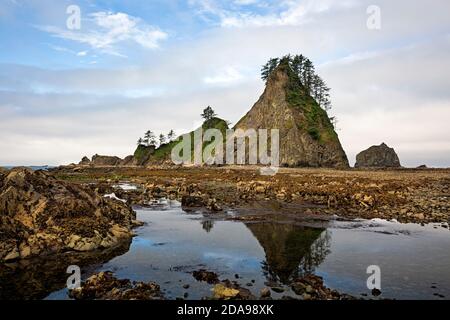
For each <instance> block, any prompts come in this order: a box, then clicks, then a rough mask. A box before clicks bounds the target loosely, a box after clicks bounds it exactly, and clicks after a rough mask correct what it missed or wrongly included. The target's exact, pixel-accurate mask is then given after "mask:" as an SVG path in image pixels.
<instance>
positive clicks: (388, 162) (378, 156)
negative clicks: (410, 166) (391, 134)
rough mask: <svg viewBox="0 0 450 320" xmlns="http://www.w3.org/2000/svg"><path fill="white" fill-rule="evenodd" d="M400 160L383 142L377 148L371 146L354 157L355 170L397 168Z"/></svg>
mask: <svg viewBox="0 0 450 320" xmlns="http://www.w3.org/2000/svg"><path fill="white" fill-rule="evenodd" d="M398 167H400V160H399V159H398V156H397V154H396V153H395V150H394V149H393V148H389V147H388V146H387V145H386V144H385V143H384V142H383V143H382V144H380V145H379V146H371V147H370V148H369V149H366V150H364V151H361V152H360V153H358V155H357V156H356V163H355V168H398Z"/></svg>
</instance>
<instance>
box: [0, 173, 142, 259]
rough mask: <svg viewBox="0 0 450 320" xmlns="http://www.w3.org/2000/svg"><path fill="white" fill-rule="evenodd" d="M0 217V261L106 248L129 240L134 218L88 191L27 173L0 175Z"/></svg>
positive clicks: (125, 207)
mask: <svg viewBox="0 0 450 320" xmlns="http://www.w3.org/2000/svg"><path fill="white" fill-rule="evenodd" d="M0 212H1V215H0V262H1V261H5V260H12V259H19V258H21V259H23V258H29V257H32V256H37V255H45V254H53V253H59V252H64V251H68V250H69V251H70V250H72V251H90V250H94V249H98V248H109V247H111V246H115V245H117V244H118V242H119V241H120V240H125V239H126V240H129V239H130V238H131V237H132V232H131V228H132V227H133V223H132V222H133V221H134V220H135V219H136V214H135V212H134V211H133V210H132V209H131V207H130V206H128V205H126V204H124V203H121V202H120V201H113V200H108V199H104V198H103V197H102V196H101V195H99V194H98V193H97V192H96V191H95V190H93V188H91V187H90V186H82V185H80V184H71V183H67V182H63V181H60V180H57V179H55V178H54V177H53V176H52V175H51V174H50V173H48V172H46V171H32V170H30V169H26V168H16V169H12V170H11V171H8V172H7V174H2V175H0ZM14 248H16V249H15V250H14V251H13V249H14Z"/></svg>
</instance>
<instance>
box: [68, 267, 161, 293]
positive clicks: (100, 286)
mask: <svg viewBox="0 0 450 320" xmlns="http://www.w3.org/2000/svg"><path fill="white" fill-rule="evenodd" d="M69 297H71V298H73V299H76V300H161V299H163V298H164V297H163V294H162V293H161V289H160V287H159V285H158V284H156V283H154V282H148V283H145V282H131V281H130V280H128V279H123V280H121V279H117V278H116V277H114V276H113V273H112V272H110V271H106V272H100V273H98V274H95V275H93V276H91V277H90V278H89V279H87V280H86V282H84V283H83V284H82V285H81V287H80V288H78V289H74V290H70V291H69Z"/></svg>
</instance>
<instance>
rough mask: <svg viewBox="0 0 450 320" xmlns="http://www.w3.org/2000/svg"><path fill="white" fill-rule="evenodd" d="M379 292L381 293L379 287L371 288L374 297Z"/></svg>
mask: <svg viewBox="0 0 450 320" xmlns="http://www.w3.org/2000/svg"><path fill="white" fill-rule="evenodd" d="M380 294H381V290H380V289H377V288H374V289H372V295H373V296H374V297H378V296H379V295H380Z"/></svg>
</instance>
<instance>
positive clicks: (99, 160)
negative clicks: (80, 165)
mask: <svg viewBox="0 0 450 320" xmlns="http://www.w3.org/2000/svg"><path fill="white" fill-rule="evenodd" d="M121 163H122V159H120V158H119V157H115V156H100V155H98V154H96V155H94V156H93V157H92V161H91V164H92V165H94V166H117V165H120V164H121Z"/></svg>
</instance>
